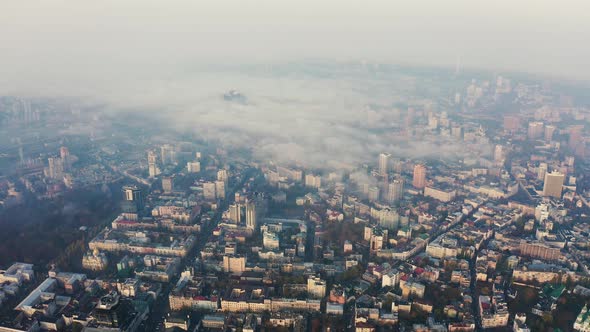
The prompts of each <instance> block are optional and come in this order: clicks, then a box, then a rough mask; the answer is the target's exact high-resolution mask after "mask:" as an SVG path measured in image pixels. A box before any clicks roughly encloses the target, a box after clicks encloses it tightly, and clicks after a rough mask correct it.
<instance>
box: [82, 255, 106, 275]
mask: <svg viewBox="0 0 590 332" xmlns="http://www.w3.org/2000/svg"><path fill="white" fill-rule="evenodd" d="M108 264H109V260H108V258H107V256H106V255H105V254H104V253H101V252H100V251H98V250H94V251H89V252H87V253H85V254H84V256H83V257H82V267H83V268H85V269H88V270H91V271H102V270H104V269H106V268H107V266H108Z"/></svg>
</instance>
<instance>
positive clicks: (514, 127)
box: [504, 115, 520, 132]
mask: <svg viewBox="0 0 590 332" xmlns="http://www.w3.org/2000/svg"><path fill="white" fill-rule="evenodd" d="M519 129H520V118H519V117H517V116H514V115H507V116H504V130H506V131H511V132H515V131H518V130H519Z"/></svg>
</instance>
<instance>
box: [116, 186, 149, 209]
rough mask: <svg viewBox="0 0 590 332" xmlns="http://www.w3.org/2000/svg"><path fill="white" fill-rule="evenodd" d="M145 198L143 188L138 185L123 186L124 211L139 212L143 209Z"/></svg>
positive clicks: (122, 205) (122, 206)
mask: <svg viewBox="0 0 590 332" xmlns="http://www.w3.org/2000/svg"><path fill="white" fill-rule="evenodd" d="M143 207H144V198H143V193H142V191H141V189H140V188H139V187H138V186H136V185H130V186H124V187H123V201H122V202H121V209H122V210H123V212H124V213H139V212H140V211H142V210H143Z"/></svg>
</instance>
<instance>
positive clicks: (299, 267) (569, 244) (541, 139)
mask: <svg viewBox="0 0 590 332" xmlns="http://www.w3.org/2000/svg"><path fill="white" fill-rule="evenodd" d="M0 26H1V23H0ZM1 63H2V59H1V58H0V64H1ZM183 70H184V69H183ZM190 70H194V72H191V73H190V74H191V75H194V77H191V78H190V79H188V78H187V79H186V82H185V83H186V84H187V85H184V83H183V84H180V83H178V84H177V83H175V82H173V81H168V83H161V82H159V81H158V82H156V81H153V82H151V83H150V84H151V85H149V86H148V85H146V86H141V87H137V90H136V91H135V92H134V93H136V94H132V93H131V92H129V94H128V95H127V96H126V97H125V101H124V102H123V101H120V102H113V100H107V99H106V98H105V99H104V100H102V99H99V98H96V97H84V95H83V94H80V95H78V94H76V93H71V94H70V93H69V92H67V93H63V94H55V95H48V94H47V93H46V92H43V93H41V92H40V93H39V94H37V95H35V94H33V93H29V94H27V95H24V94H17V93H14V94H13V93H11V92H10V91H11V90H0V332H13V331H27V332H39V331H76V332H77V331H81V332H99V331H111V332H113V331H126V332H136V331H137V332H143V331H158V332H164V331H191V332H192V331H243V332H248V331H252V332H254V331H259V332H264V331H297V332H299V331H301V332H304V331H356V332H373V331H375V332H377V331H417V332H423V331H436V332H445V331H448V332H471V331H514V332H530V331H590V311H589V310H590V162H589V158H588V157H589V156H590V127H589V126H588V124H589V123H590V93H589V91H590V90H589V85H588V84H587V81H582V80H573V79H565V78H559V77H553V76H548V75H540V74H539V75H536V74H525V73H522V72H518V71H517V70H504V71H499V70H495V69H494V70H487V69H477V68H473V67H470V66H465V65H463V64H462V63H461V61H460V60H459V59H458V60H457V61H456V63H455V64H454V65H447V66H433V65H430V66H428V65H423V66H418V65H411V64H403V65H402V64H390V63H387V62H380V61H369V60H350V61H348V60H346V61H344V60H338V61H336V60H334V61H333V60H306V59H303V58H302V59H301V60H300V61H295V62H292V61H285V62H272V63H270V62H269V63H261V64H260V63H259V64H247V65H241V64H237V63H235V64H232V65H228V66H218V67H215V66H211V67H207V68H204V69H203V68H199V69H190ZM190 70H189V69H186V71H187V73H188V72H189V71H190ZM581 70H582V69H581ZM123 75H124V73H123V74H122V76H123ZM171 75H172V74H171ZM187 75H189V74H187ZM106 76H108V75H106V74H105V77H106ZM111 79H112V80H113V86H114V87H115V90H116V89H118V88H119V86H118V85H117V82H116V81H117V80H116V79H115V78H111V77H109V78H108V80H111ZM56 80H57V81H58V80H59V78H58V79H56ZM146 80H147V79H146ZM188 82H190V84H189V83H188ZM80 84H81V85H82V84H83V83H80ZM160 84H162V87H161V88H160ZM152 85H153V86H152ZM171 92H174V93H171ZM124 93H125V92H123V91H122V92H121V94H124ZM184 94H186V96H185V95H184ZM112 98H115V97H112ZM144 101H145V102H144Z"/></svg>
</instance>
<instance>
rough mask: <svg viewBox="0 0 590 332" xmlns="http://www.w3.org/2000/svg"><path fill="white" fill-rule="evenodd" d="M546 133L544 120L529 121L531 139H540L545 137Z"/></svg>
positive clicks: (528, 134)
mask: <svg viewBox="0 0 590 332" xmlns="http://www.w3.org/2000/svg"><path fill="white" fill-rule="evenodd" d="M544 133H545V128H544V125H543V122H539V121H535V122H529V128H528V132H527V136H528V138H529V139H539V138H541V137H543V135H544Z"/></svg>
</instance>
